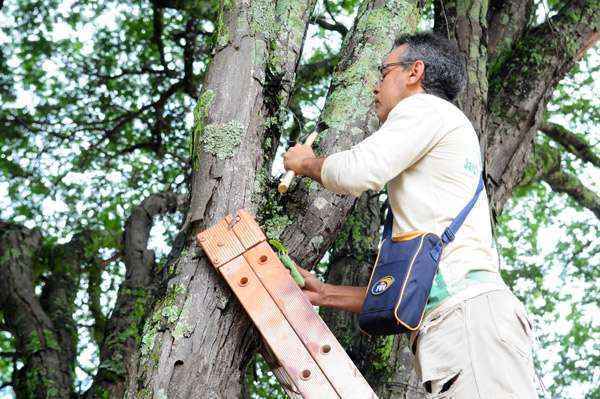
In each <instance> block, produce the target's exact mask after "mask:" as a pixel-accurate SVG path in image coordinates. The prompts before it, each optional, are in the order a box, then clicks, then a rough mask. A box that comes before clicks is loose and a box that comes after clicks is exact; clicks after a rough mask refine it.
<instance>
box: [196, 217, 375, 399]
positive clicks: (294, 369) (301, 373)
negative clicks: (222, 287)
mask: <svg viewBox="0 0 600 399" xmlns="http://www.w3.org/2000/svg"><path fill="white" fill-rule="evenodd" d="M196 241H197V243H198V244H199V245H200V246H201V247H202V249H203V250H204V252H205V254H206V255H207V257H208V259H209V260H210V262H211V263H212V265H213V266H214V267H215V268H216V269H217V270H218V271H219V273H220V274H221V276H222V277H223V278H224V279H225V280H226V281H227V284H228V285H229V287H230V288H231V289H232V290H233V292H234V294H235V295H236V297H237V298H238V300H239V301H240V302H241V304H242V306H243V307H244V309H245V310H246V312H247V313H248V315H249V316H250V318H251V320H252V322H253V323H254V325H255V326H256V328H257V329H258V331H259V332H260V334H261V335H262V338H263V340H264V342H265V344H266V347H267V349H268V351H270V353H271V354H272V356H273V359H271V361H273V360H275V361H276V366H275V369H274V370H273V373H274V374H275V376H276V377H277V379H278V380H279V382H280V383H281V385H282V387H283V388H284V389H285V391H286V392H287V394H288V395H289V396H290V397H291V398H305V399H313V398H318V399H329V398H341V399H347V398H348V399H351V398H352V399H353V398H356V399H359V398H360V399H377V396H376V395H375V393H374V392H373V390H372V389H371V387H370V386H369V384H368V383H367V381H366V380H365V379H364V377H363V376H362V374H361V373H360V371H359V370H358V369H357V368H356V366H355V365H354V363H353V362H352V360H351V359H350V358H349V357H348V355H347V354H346V352H345V351H344V348H343V347H342V346H341V345H340V343H339V342H338V341H337V339H336V338H335V336H334V335H333V333H332V332H331V331H330V330H329V328H327V325H326V324H325V322H323V320H322V319H321V318H320V317H319V315H318V314H317V312H316V311H315V310H314V308H313V306H312V305H311V303H310V302H309V301H308V299H307V298H306V297H305V296H304V294H303V293H302V291H301V289H300V287H298V285H297V284H296V283H295V282H294V280H293V279H292V278H291V276H290V273H289V271H288V269H286V268H285V266H283V264H282V263H281V262H280V260H279V258H278V257H277V254H276V253H275V252H274V251H273V250H272V249H271V246H270V245H269V244H268V243H267V241H266V236H265V234H264V233H263V232H262V230H261V228H260V227H259V225H258V223H257V222H256V220H254V217H252V215H251V214H250V213H248V212H246V211H245V210H239V211H238V212H237V213H236V214H235V215H234V216H232V215H228V216H226V217H225V218H224V219H222V220H220V221H219V222H218V223H217V224H215V225H214V226H212V227H210V228H208V229H206V230H204V231H202V232H200V233H199V234H198V235H197V236H196Z"/></svg>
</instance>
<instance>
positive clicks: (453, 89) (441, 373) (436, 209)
mask: <svg viewBox="0 0 600 399" xmlns="http://www.w3.org/2000/svg"><path fill="white" fill-rule="evenodd" d="M380 72H381V79H380V82H379V83H378V85H377V86H376V88H375V90H374V94H375V109H376V112H377V116H378V118H379V120H380V122H381V127H380V128H379V130H378V131H376V132H375V133H373V134H372V135H371V136H370V137H368V138H366V139H365V140H364V141H362V142H361V143H359V144H357V145H355V146H354V147H352V148H351V149H349V150H347V151H342V152H339V153H336V154H332V155H330V156H328V157H327V158H317V157H315V155H314V153H313V151H312V150H311V148H310V147H309V146H304V145H300V144H297V145H296V146H294V147H293V148H291V149H290V150H289V151H288V152H287V153H286V154H285V155H284V166H285V168H286V169H288V170H293V171H294V172H296V174H297V175H302V176H308V177H310V178H312V179H314V180H316V181H318V182H320V183H321V184H322V185H323V186H324V187H325V188H327V189H329V190H331V191H334V192H336V193H340V194H350V195H354V196H359V195H360V194H361V193H362V192H364V191H365V190H368V189H370V190H375V191H378V190H381V189H382V188H383V186H384V185H385V184H387V185H388V199H389V202H390V206H391V210H392V213H393V216H394V217H393V219H394V223H393V235H394V236H395V235H398V234H400V233H403V232H409V231H414V230H421V231H427V232H433V233H436V234H437V235H441V233H442V232H443V230H444V229H445V228H446V227H447V226H448V225H450V223H451V221H452V219H453V218H454V217H456V216H457V215H458V213H459V211H460V210H461V209H462V208H463V207H464V206H465V205H466V204H467V202H468V201H469V200H470V199H471V198H472V196H473V194H474V193H475V190H476V187H477V183H478V180H479V176H480V174H481V173H482V170H481V169H482V166H481V164H482V163H481V155H480V148H479V143H478V140H477V135H476V133H475V131H474V129H473V127H472V125H471V123H470V122H469V120H468V119H467V118H466V116H465V115H464V114H463V113H462V112H461V111H460V110H459V109H458V108H456V107H455V106H454V105H453V104H452V103H451V101H453V100H454V99H455V98H456V96H457V95H458V94H459V93H460V91H461V90H462V89H463V87H464V86H465V81H466V77H465V67H464V62H463V61H462V57H461V55H460V53H459V51H458V49H457V48H456V46H454V45H453V44H452V43H451V42H449V41H448V40H447V39H445V38H442V37H439V36H437V35H435V34H433V33H430V32H425V33H418V34H415V35H404V36H401V37H400V38H398V39H397V40H396V41H395V43H394V49H393V51H391V52H390V53H389V55H388V56H387V57H386V59H385V61H384V63H383V64H382V65H381V67H380ZM301 273H302V274H303V275H304V277H305V278H306V279H307V285H306V288H305V290H304V292H305V294H306V295H307V296H308V298H309V299H310V301H311V303H313V304H314V305H318V306H327V307H333V308H337V309H342V310H348V311H351V312H354V313H360V311H361V308H362V304H363V301H364V298H365V295H366V287H345V286H333V285H330V284H324V283H321V282H320V281H319V280H318V279H316V278H315V277H314V276H313V275H312V274H311V273H309V272H308V271H306V270H303V269H301ZM531 337H532V334H531V325H530V324H529V321H528V319H527V315H526V312H525V309H524V307H523V305H522V304H521V303H520V302H519V301H518V300H517V299H516V298H515V297H514V296H513V294H512V293H511V292H510V291H509V290H508V288H507V287H506V285H505V284H504V282H503V281H502V279H501V278H500V275H499V270H498V258H497V252H496V249H495V247H494V246H493V240H492V232H491V225H490V217H489V210H488V201H487V196H486V195H485V192H482V193H481V194H480V196H479V199H478V201H477V203H476V205H475V207H474V208H473V209H472V211H471V212H470V214H469V216H468V217H467V219H466V220H465V222H464V224H463V226H462V227H461V229H460V230H459V232H458V234H457V235H456V238H455V240H454V241H453V242H452V243H450V244H449V245H448V246H446V247H445V248H444V251H443V257H442V259H441V261H440V264H439V271H438V275H437V276H436V279H435V282H434V285H433V287H432V290H431V295H430V300H429V303H428V306H427V309H426V313H425V318H424V320H423V324H422V326H421V328H420V330H419V331H418V332H416V333H413V334H412V336H411V342H412V345H411V346H412V348H413V350H414V351H415V355H416V357H415V367H416V371H417V374H418V375H419V377H420V378H421V381H422V383H423V387H424V388H425V390H426V391H427V392H428V393H430V394H431V397H435V398H450V397H452V398H465V399H466V398H468V399H472V398H481V399H489V398H534V397H537V395H536V390H535V383H534V379H535V377H534V374H535V373H534V369H533V360H532V353H531V352H532V350H531V348H532V339H531Z"/></svg>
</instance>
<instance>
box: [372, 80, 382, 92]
mask: <svg viewBox="0 0 600 399" xmlns="http://www.w3.org/2000/svg"><path fill="white" fill-rule="evenodd" d="M380 84H381V82H377V84H376V85H375V87H374V88H373V94H375V95H377V94H379V85H380Z"/></svg>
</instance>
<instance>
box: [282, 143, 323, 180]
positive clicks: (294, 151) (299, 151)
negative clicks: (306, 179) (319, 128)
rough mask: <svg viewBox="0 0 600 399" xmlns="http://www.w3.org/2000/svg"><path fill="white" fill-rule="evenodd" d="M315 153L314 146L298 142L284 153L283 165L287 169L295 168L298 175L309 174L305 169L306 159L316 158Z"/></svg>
mask: <svg viewBox="0 0 600 399" xmlns="http://www.w3.org/2000/svg"><path fill="white" fill-rule="evenodd" d="M315 158H316V157H315V153H314V152H313V150H312V148H310V146H308V145H304V144H296V145H295V146H293V147H292V148H290V149H289V150H288V151H287V152H286V153H285V154H283V167H284V168H285V169H286V170H293V171H294V173H296V175H297V176H307V175H308V174H307V173H306V170H305V163H304V161H305V160H306V159H315Z"/></svg>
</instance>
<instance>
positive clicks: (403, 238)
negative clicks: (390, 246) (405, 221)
mask: <svg viewBox="0 0 600 399" xmlns="http://www.w3.org/2000/svg"><path fill="white" fill-rule="evenodd" d="M423 234H427V232H425V231H421V230H415V231H409V232H406V233H402V234H398V235H397V236H394V237H392V241H394V242H399V241H408V240H412V239H413V238H417V237H419V236H422V235H423Z"/></svg>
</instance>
